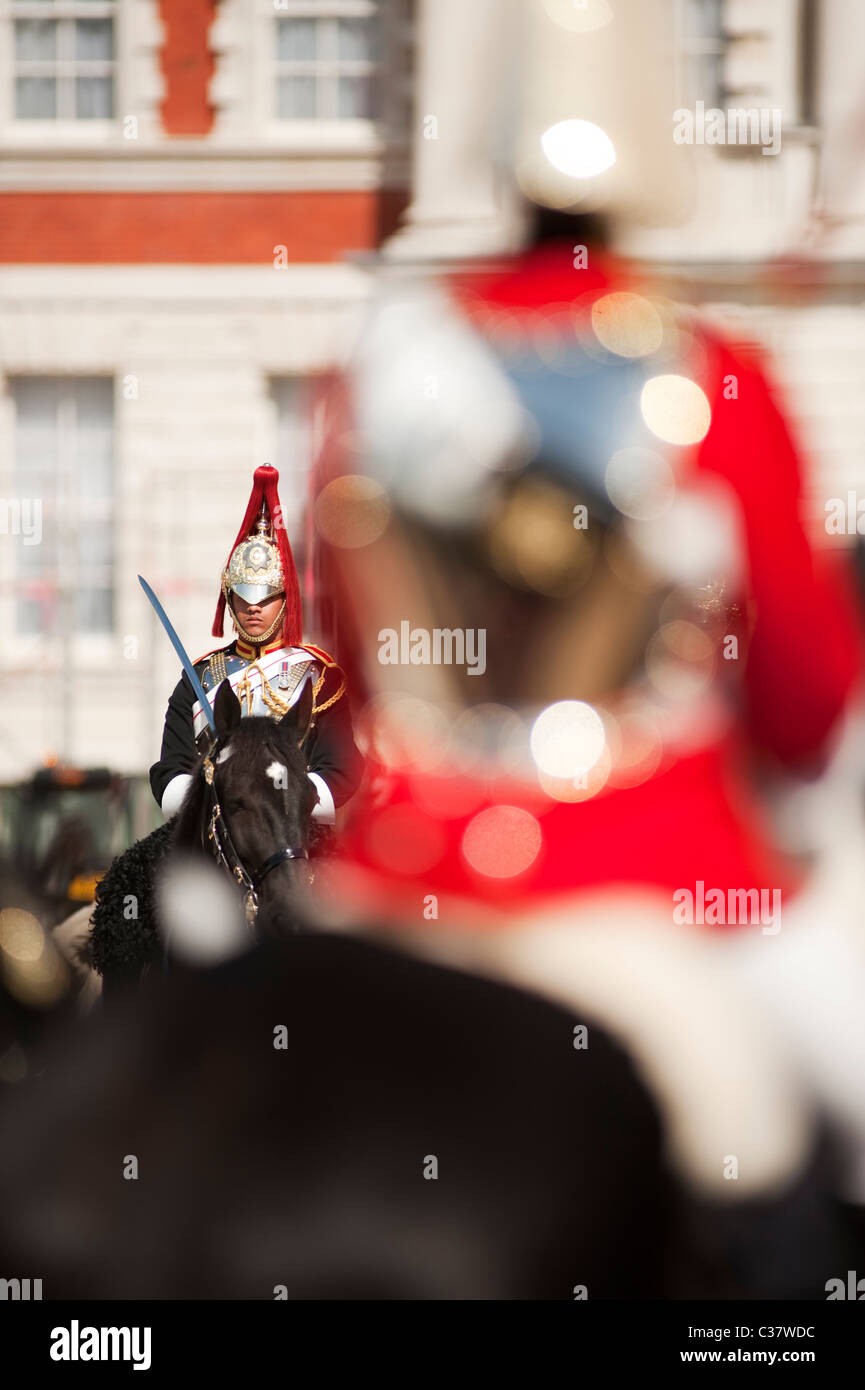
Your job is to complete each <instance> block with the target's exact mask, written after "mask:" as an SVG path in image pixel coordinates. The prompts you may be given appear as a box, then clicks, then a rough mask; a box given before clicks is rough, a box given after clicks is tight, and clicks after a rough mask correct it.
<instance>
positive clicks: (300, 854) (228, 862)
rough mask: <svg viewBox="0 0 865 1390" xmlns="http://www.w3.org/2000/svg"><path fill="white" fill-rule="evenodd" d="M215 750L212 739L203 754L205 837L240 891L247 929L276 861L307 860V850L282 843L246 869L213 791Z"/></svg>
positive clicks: (214, 786)
mask: <svg viewBox="0 0 865 1390" xmlns="http://www.w3.org/2000/svg"><path fill="white" fill-rule="evenodd" d="M216 751H217V745H216V742H215V741H214V743H213V744H212V745H211V747H210V749H209V750H208V752H207V753H206V754H205V756H204V760H203V762H202V768H203V770H204V780H205V782H206V783H207V786H208V789H209V795H210V803H211V804H210V813H209V816H208V818H207V822H206V823H207V839H208V840H209V842H210V847H211V849H212V851H213V855H214V858H215V859H216V862H217V864H219V865H220V867H221V868H223V869H225V871H226V873H228V874H229V876H230V877H231V878H232V879H234V880H235V882H236V883H237V885H238V887H239V888H241V889H243V890H244V912H245V914H246V921H247V924H248V926H249V927H250V929H251V928H252V927H254V926H255V920H256V917H257V916H258V895H259V893H260V891H261V885H262V883H263V882H264V880H265V879H266V878H267V875H268V874H269V873H272V872H273V870H274V869H276V868H278V867H279V865H280V864H286V863H288V862H289V860H292V859H309V852H308V850H305V849H295V848H293V847H292V846H291V845H286V846H284V847H283V848H282V849H278V850H276V851H275V852H274V853H273V854H271V855H269V856H268V858H267V859H265V860H264V862H263V863H262V864H259V866H258V868H257V869H254V870H253V871H252V872H250V871H249V870H248V869H247V868H246V866H245V864H244V863H243V860H242V859H241V857H240V855H239V854H238V853H237V850H236V849H235V847H234V842H233V840H232V838H231V834H230V832H229V829H228V826H227V824H226V821H225V816H224V815H223V814H222V807H221V806H220V804H219V796H218V794H217V790H216V764H215V763H214V754H215V753H216ZM201 843H202V847H203V848H204V849H207V845H206V844H205V843H204V824H202V830H201Z"/></svg>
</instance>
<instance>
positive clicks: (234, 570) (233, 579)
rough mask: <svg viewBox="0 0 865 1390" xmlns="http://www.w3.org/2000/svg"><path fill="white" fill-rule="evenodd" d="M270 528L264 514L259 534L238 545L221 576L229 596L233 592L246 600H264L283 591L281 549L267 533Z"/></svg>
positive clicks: (248, 601) (249, 601) (260, 522)
mask: <svg viewBox="0 0 865 1390" xmlns="http://www.w3.org/2000/svg"><path fill="white" fill-rule="evenodd" d="M269 529H270V528H269V525H268V521H267V518H266V517H265V516H262V518H261V519H260V521H259V522H258V525H257V527H256V534H255V535H254V536H250V537H249V538H248V539H247V540H245V541H241V543H240V545H238V546H235V548H234V550H233V552H232V555H231V559H230V560H229V562H228V568H227V569H226V570H225V571H224V573H223V576H222V587H223V590H224V592H225V596H226V598H227V597H228V595H229V593H233V594H240V597H241V598H242V599H245V600H246V602H247V603H263V602H264V601H265V599H269V598H275V597H276V595H277V594H281V593H282V592H283V588H284V586H285V580H284V578H283V574H282V564H281V562H280V558H279V548H278V546H277V545H276V544H275V543H274V541H273V540H271V538H270V536H269V535H268V531H269Z"/></svg>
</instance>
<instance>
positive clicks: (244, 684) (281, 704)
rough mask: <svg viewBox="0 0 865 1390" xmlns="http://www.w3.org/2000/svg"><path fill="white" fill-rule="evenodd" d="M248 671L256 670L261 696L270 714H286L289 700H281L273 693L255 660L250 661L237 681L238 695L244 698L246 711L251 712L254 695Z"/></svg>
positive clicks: (289, 706)
mask: <svg viewBox="0 0 865 1390" xmlns="http://www.w3.org/2000/svg"><path fill="white" fill-rule="evenodd" d="M250 671H257V672H258V674H259V677H260V679H261V698H262V700H263V701H264V703H265V705H266V706H267V708H268V709H269V710H270V712H271V714H279V715H283V714H287V713H288V711H289V710H290V709H291V705H290V703H289V701H288V700H281V699H280V698H279V696H278V695H274V693H273V687H272V686H271V684H270V681H269V680H268V679H267V676H266V675H265V674H264V672H263V671H262V669H261V667H260V666H259V664H258V662H257V661H250V663H249V665H248V666H247V668H246V670H245V671H244V673H243V679H242V680H240V681H238V683H237V694H238V697H239V698H243V699H245V700H246V713H247V714H251V713H252V702H253V699H254V696H255V691H254V690H253V688H252V681H251V680H250V679H249V673H250Z"/></svg>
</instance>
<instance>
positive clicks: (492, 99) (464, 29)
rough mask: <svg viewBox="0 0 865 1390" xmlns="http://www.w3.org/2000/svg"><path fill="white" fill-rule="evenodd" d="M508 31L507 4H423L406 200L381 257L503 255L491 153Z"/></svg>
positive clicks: (429, 0)
mask: <svg viewBox="0 0 865 1390" xmlns="http://www.w3.org/2000/svg"><path fill="white" fill-rule="evenodd" d="M511 23H512V6H511V4H510V3H508V0H419V3H418V33H417V55H418V71H417V73H416V86H415V90H416V101H415V115H414V127H415V128H414V141H413V170H412V201H411V204H410V206H409V207H408V209H407V210H406V213H405V215H404V219H403V225H402V227H401V228H400V229H399V231H397V232H396V233H395V234H394V236H392V237H391V238H390V240H389V241H387V242H386V243H385V244H384V246H383V248H382V254H383V255H384V257H385V258H386V259H388V260H395V261H416V260H419V261H424V260H451V259H461V258H463V257H472V256H484V255H490V254H495V253H497V252H500V251H502V250H505V249H507V247H508V244H509V234H510V226H511V221H510V218H511V214H510V210H509V208H508V205H507V201H506V200H505V199H503V198H501V197H500V196H499V194H498V193H497V183H500V182H501V181H500V180H497V178H496V171H495V168H494V162H493V151H494V146H495V142H496V140H500V139H501V130H502V127H503V125H504V122H505V121H506V119H507V112H506V109H505V97H506V94H507V91H508V88H511V87H512V84H511V82H510V81H509V72H508V68H509V64H510V61H511V55H512V47H511V45H510V43H509V33H510V27H511ZM497 127H498V129H497Z"/></svg>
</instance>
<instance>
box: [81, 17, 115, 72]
mask: <svg viewBox="0 0 865 1390" xmlns="http://www.w3.org/2000/svg"><path fill="white" fill-rule="evenodd" d="M113 56H114V26H113V24H112V22H111V20H110V19H77V20H76V21H75V57H76V58H80V59H81V60H82V61H86V62H96V61H98V60H100V59H103V60H104V59H106V58H112V57H113Z"/></svg>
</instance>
